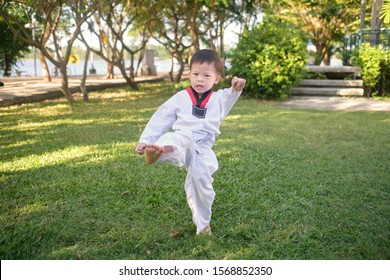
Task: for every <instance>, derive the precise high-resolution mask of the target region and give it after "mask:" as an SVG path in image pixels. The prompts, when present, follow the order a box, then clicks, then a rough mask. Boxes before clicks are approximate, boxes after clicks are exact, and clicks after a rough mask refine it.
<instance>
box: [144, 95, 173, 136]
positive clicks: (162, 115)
mask: <svg viewBox="0 0 390 280" xmlns="http://www.w3.org/2000/svg"><path fill="white" fill-rule="evenodd" d="M175 99H176V98H175V96H172V97H171V98H170V99H168V101H166V102H165V103H164V104H163V105H161V106H160V107H159V108H158V109H157V111H156V112H155V113H154V114H153V116H152V117H151V118H150V120H149V122H148V124H147V125H146V127H145V129H144V131H143V132H142V134H141V137H140V139H139V142H141V143H146V144H153V143H155V142H156V141H157V140H158V138H160V136H161V135H163V134H165V133H167V132H168V131H169V130H170V129H171V128H172V125H173V123H174V122H175V121H176V108H177V107H176V106H175V103H176V102H175Z"/></svg>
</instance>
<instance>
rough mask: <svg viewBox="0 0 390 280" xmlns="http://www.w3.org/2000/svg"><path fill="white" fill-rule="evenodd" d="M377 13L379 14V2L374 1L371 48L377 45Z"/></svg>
mask: <svg viewBox="0 0 390 280" xmlns="http://www.w3.org/2000/svg"><path fill="white" fill-rule="evenodd" d="M377 12H378V0H372V9H371V15H372V18H371V24H370V27H371V34H370V46H375V45H376V34H375V33H374V30H375V29H376V28H377V25H376V24H377V15H378V14H377Z"/></svg>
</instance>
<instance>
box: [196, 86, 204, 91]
mask: <svg viewBox="0 0 390 280" xmlns="http://www.w3.org/2000/svg"><path fill="white" fill-rule="evenodd" d="M195 88H196V90H197V91H198V90H203V89H204V86H203V85H196V86H195Z"/></svg>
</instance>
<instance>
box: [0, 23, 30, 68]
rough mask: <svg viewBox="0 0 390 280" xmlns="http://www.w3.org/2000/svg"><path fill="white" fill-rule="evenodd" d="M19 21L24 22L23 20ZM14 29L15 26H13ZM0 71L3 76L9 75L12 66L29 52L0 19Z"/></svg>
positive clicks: (26, 46) (25, 45) (24, 44)
mask: <svg viewBox="0 0 390 280" xmlns="http://www.w3.org/2000/svg"><path fill="white" fill-rule="evenodd" d="M21 21H23V22H26V20H25V19H21ZM13 26H14V28H15V24H13ZM0 38H7V40H0V69H2V70H3V76H10V75H11V68H12V66H15V65H17V63H18V61H19V59H20V58H22V57H23V56H24V55H25V54H26V53H27V52H29V49H28V45H27V44H26V43H23V42H21V41H19V40H17V39H16V37H15V36H14V34H13V33H12V31H11V29H10V28H9V27H8V25H7V24H6V23H5V22H4V20H3V19H2V18H0Z"/></svg>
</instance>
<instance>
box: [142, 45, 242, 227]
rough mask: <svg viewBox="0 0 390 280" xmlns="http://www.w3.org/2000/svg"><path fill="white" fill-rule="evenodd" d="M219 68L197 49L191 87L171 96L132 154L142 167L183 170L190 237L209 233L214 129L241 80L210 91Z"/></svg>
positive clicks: (206, 52) (237, 92) (209, 52)
mask: <svg viewBox="0 0 390 280" xmlns="http://www.w3.org/2000/svg"><path fill="white" fill-rule="evenodd" d="M223 69H224V65H223V62H222V61H221V59H220V58H219V57H218V54H217V53H216V52H215V51H213V50H207V49H205V50H200V51H198V52H196V53H195V54H194V56H193V57H192V58H191V61H190V81H191V87H189V88H187V89H186V90H182V91H180V92H178V93H176V94H175V95H174V96H172V97H171V98H170V99H169V100H168V101H166V102H165V103H164V104H163V105H162V106H160V108H159V109H158V110H157V111H156V112H155V113H154V114H153V116H152V118H151V119H150V121H149V122H148V124H147V125H146V127H145V129H144V131H143V133H142V135H141V137H140V140H139V143H138V145H137V147H136V153H138V154H139V155H142V154H145V161H146V163H147V164H153V163H155V162H166V163H171V164H174V165H176V166H178V167H183V168H185V169H186V170H187V177H186V180H185V191H186V196H187V202H188V205H189V206H190V209H191V212H192V219H193V222H194V224H195V225H196V234H200V233H204V234H211V228H210V220H211V207H212V204H213V202H214V197H215V192H214V190H213V186H212V182H213V178H212V177H211V176H212V174H213V173H214V172H215V171H217V169H218V161H217V158H216V156H215V154H214V152H213V150H212V147H213V144H214V142H215V138H216V137H217V136H218V135H219V134H220V131H219V126H220V124H221V122H222V121H223V120H224V119H225V117H226V116H227V115H228V113H229V111H230V109H231V108H232V107H233V105H234V104H235V103H236V101H237V99H238V98H239V96H240V94H241V92H242V89H243V88H244V86H245V83H246V81H245V80H244V79H240V78H237V77H234V78H233V79H232V82H231V85H232V87H231V88H229V89H223V90H218V91H217V92H213V91H212V90H211V89H212V87H213V85H214V84H218V82H219V81H220V80H221V74H222V72H223Z"/></svg>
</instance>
